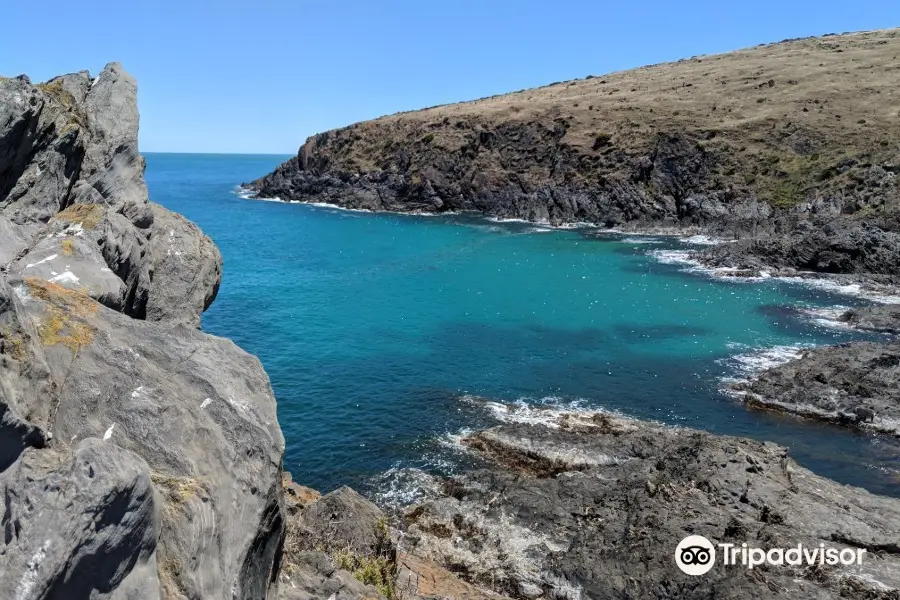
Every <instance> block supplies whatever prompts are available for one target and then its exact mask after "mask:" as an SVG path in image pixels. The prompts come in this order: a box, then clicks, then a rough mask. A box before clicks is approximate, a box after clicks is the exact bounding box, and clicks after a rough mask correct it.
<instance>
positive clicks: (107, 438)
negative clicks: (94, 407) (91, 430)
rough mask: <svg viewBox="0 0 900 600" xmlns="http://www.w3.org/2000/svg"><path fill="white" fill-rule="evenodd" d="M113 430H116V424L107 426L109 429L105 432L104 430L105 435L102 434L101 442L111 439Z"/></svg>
mask: <svg viewBox="0 0 900 600" xmlns="http://www.w3.org/2000/svg"><path fill="white" fill-rule="evenodd" d="M115 428H116V424H115V423H113V424H112V425H110V426H109V429H107V430H106V433H104V434H103V441H104V442H106V441H108V440H109V438H111V437H112V434H113V429H115Z"/></svg>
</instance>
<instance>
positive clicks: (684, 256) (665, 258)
mask: <svg viewBox="0 0 900 600" xmlns="http://www.w3.org/2000/svg"><path fill="white" fill-rule="evenodd" d="M650 256H652V257H653V258H655V259H656V260H657V261H659V262H661V263H663V264H666V265H691V266H694V267H699V265H700V262H699V261H697V260H694V259H692V258H691V251H690V250H653V251H652V252H650ZM691 270H693V269H691ZM700 270H702V271H712V270H711V269H700Z"/></svg>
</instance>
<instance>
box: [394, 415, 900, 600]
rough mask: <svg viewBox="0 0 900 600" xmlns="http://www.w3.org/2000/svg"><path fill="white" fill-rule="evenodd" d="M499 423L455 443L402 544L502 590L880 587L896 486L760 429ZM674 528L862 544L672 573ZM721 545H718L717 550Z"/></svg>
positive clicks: (814, 593) (890, 555)
mask: <svg viewBox="0 0 900 600" xmlns="http://www.w3.org/2000/svg"><path fill="white" fill-rule="evenodd" d="M546 417H547V421H548V423H551V424H552V425H553V427H548V426H541V425H524V424H510V425H503V426H500V427H497V428H494V429H490V430H487V431H484V432H480V433H476V434H473V435H471V436H469V437H468V438H467V440H466V443H467V444H468V445H469V446H470V447H471V448H472V449H473V450H475V451H476V452H477V453H478V454H480V455H481V456H482V457H483V458H486V459H487V463H486V465H487V466H486V467H484V468H482V469H480V470H476V471H474V472H472V473H468V474H464V475H460V476H458V477H456V478H454V479H453V480H452V481H449V482H448V484H447V485H445V486H444V494H443V495H441V496H439V497H438V498H437V499H434V500H430V501H427V502H425V503H424V504H421V505H418V506H415V507H411V508H410V509H408V510H407V512H406V514H405V516H404V519H405V522H407V523H408V524H409V526H408V529H407V531H406V532H405V535H404V540H405V543H406V544H407V545H408V548H409V551H410V552H412V553H414V554H417V555H421V556H425V557H427V558H431V559H433V560H435V561H436V562H438V563H439V564H441V565H443V566H444V567H447V568H448V569H450V570H451V571H453V572H455V573H459V574H462V575H463V576H464V577H465V578H466V579H468V580H469V581H470V582H474V583H478V584H481V585H484V586H487V587H493V588H494V589H495V590H496V591H498V592H505V593H507V594H509V595H510V596H512V597H518V598H524V597H527V596H529V595H531V594H534V593H536V591H537V590H534V589H532V587H531V586H532V585H537V586H539V587H540V588H541V590H542V591H543V593H544V594H545V595H546V596H547V597H553V598H571V599H576V598H635V599H637V598H641V599H646V598H713V597H727V598H839V597H854V598H869V597H870V598H890V597H893V595H896V594H897V591H898V589H900V551H898V550H900V548H898V546H897V542H896V540H897V535H898V531H900V500H897V499H894V498H884V497H879V496H875V495H872V494H869V493H868V492H865V491H863V490H860V489H856V488H851V487H848V486H843V485H839V484H837V483H835V482H833V481H829V480H827V479H824V478H822V477H818V476H816V475H814V474H813V473H811V472H810V471H808V470H806V469H804V468H802V467H800V466H799V465H797V464H796V463H795V462H794V461H793V460H791V459H790V457H789V456H788V455H787V452H786V451H785V449H783V448H781V447H778V446H776V445H774V444H771V443H759V442H755V441H750V440H745V439H739V438H730V437H724V436H716V435H712V434H708V433H704V432H700V431H695V430H690V429H681V428H670V427H667V426H663V425H658V424H652V423H646V422H641V421H635V420H632V419H625V418H620V417H615V416H611V415H606V414H594V415H591V414H574V415H562V416H557V415H553V414H550V413H548V414H547V415H546ZM688 535H703V536H706V537H707V538H709V539H710V540H713V541H714V542H715V543H718V542H733V543H736V544H737V545H738V546H740V544H741V543H744V542H747V543H748V544H750V545H751V546H757V547H762V548H765V549H769V548H778V547H791V546H793V547H796V546H797V544H798V543H802V544H803V545H804V546H806V547H808V548H811V547H816V548H817V547H819V544H820V543H822V544H825V545H826V546H829V547H836V548H852V549H854V550H856V549H865V550H866V551H867V552H868V554H867V555H866V557H867V559H866V560H864V561H863V563H862V565H861V566H836V567H833V568H832V567H829V568H827V569H817V568H807V567H805V566H802V567H792V566H789V565H784V566H781V567H767V568H763V569H754V570H752V571H750V570H748V569H747V568H746V567H743V566H738V567H725V566H724V565H722V564H721V562H720V561H721V558H719V559H718V561H719V562H717V563H716V565H715V567H714V568H713V570H711V571H710V572H709V573H707V574H706V575H704V576H702V577H692V576H689V575H686V574H684V573H682V572H681V571H680V570H679V569H678V568H677V566H676V564H675V561H674V553H675V548H676V546H677V545H678V543H679V542H680V541H681V540H682V539H683V538H685V537H687V536H688ZM720 554H721V550H720Z"/></svg>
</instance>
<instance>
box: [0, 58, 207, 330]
mask: <svg viewBox="0 0 900 600" xmlns="http://www.w3.org/2000/svg"><path fill="white" fill-rule="evenodd" d="M136 93H137V85H136V83H135V81H134V78H132V77H131V76H130V75H128V74H127V73H125V72H124V71H123V70H122V68H121V67H120V66H119V65H117V64H111V65H109V66H107V68H106V69H104V71H103V72H102V73H101V74H100V75H99V76H98V77H97V78H96V79H93V80H92V79H91V78H90V76H89V74H88V73H87V72H81V73H77V74H74V75H65V76H62V77H58V78H56V79H53V80H51V81H49V82H47V83H43V84H39V85H37V86H35V85H32V84H31V82H30V81H29V80H28V79H27V78H26V77H24V76H23V77H18V78H15V79H6V78H0V124H3V125H0V231H3V232H4V233H8V234H9V235H4V236H0V267H2V268H3V269H4V270H5V271H6V272H7V273H8V274H9V275H10V276H14V277H40V278H44V279H49V280H53V281H55V282H58V283H60V284H61V285H64V286H67V287H70V288H73V289H76V288H77V289H84V290H86V291H87V292H88V294H89V295H90V296H91V297H92V298H94V299H96V300H98V301H99V302H101V303H103V304H105V305H106V306H109V307H111V308H113V309H115V310H119V311H122V312H124V313H126V314H129V315H131V316H133V317H135V318H138V319H149V320H157V321H172V320H173V319H174V320H177V321H179V322H184V323H187V324H189V325H193V326H199V323H200V321H199V315H200V313H201V312H202V311H203V310H204V309H205V308H206V307H208V306H209V304H210V303H211V302H212V300H213V299H214V298H215V294H216V291H217V290H218V284H219V279H220V276H221V266H222V259H221V256H220V255H219V252H218V250H217V249H216V247H215V245H214V244H213V243H212V242H211V241H210V240H209V238H207V237H206V236H204V235H203V234H202V233H200V231H199V230H198V229H197V228H196V227H195V226H193V225H192V224H190V223H189V222H187V221H186V220H184V219H182V218H181V217H179V216H177V215H173V214H172V213H169V212H168V211H166V210H164V209H162V208H160V207H155V206H154V205H153V204H152V203H150V202H148V199H147V188H146V185H145V183H144V160H143V158H142V157H141V156H140V154H139V153H138V149H137V134H138V113H137V105H136V103H135V100H134V99H135V98H136Z"/></svg>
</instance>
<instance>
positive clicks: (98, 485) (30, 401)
mask: <svg viewBox="0 0 900 600" xmlns="http://www.w3.org/2000/svg"><path fill="white" fill-rule="evenodd" d="M136 92H137V87H136V83H135V80H134V79H133V78H132V77H131V76H130V75H128V74H127V73H126V72H125V71H123V70H122V68H121V66H119V65H118V64H110V65H108V66H107V67H106V68H105V69H104V70H103V72H102V73H100V74H99V76H97V77H96V78H91V77H90V76H89V74H88V73H86V72H82V73H77V74H73V75H66V76H63V77H58V78H56V79H53V80H51V81H48V82H46V83H42V84H38V85H35V84H33V83H32V82H31V81H29V80H28V78H27V77H24V76H20V77H16V78H0V269H2V271H0V497H2V498H3V502H2V503H0V528H2V531H3V537H2V539H0V597H2V598H11V599H13V598H14V599H16V600H31V599H38V598H48V599H49V598H95V599H100V598H129V599H136V598H147V599H151V598H152V599H158V598H161V597H164V598H222V599H226V598H228V599H237V598H244V599H260V598H273V597H275V595H276V590H277V569H278V566H279V564H280V560H281V551H282V544H283V537H284V507H283V492H282V484H281V460H282V455H283V451H284V439H283V437H282V435H281V430H280V429H279V426H278V422H277V418H276V411H275V399H274V396H273V394H272V390H271V387H270V384H269V380H268V377H267V376H266V374H265V372H264V371H263V369H262V366H261V365H260V363H259V361H258V360H257V359H256V358H254V357H252V356H250V355H248V354H247V353H245V352H243V351H242V350H240V349H239V348H238V347H236V346H235V345H234V344H233V343H231V342H230V341H228V340H224V339H220V338H216V337H213V336H210V335H206V334H204V333H202V332H200V331H199V330H198V326H199V323H200V314H201V312H202V311H203V310H204V309H205V308H207V307H208V306H209V304H210V303H211V302H212V301H213V299H214V298H215V296H216V291H217V289H218V286H219V281H220V275H221V268H222V260H221V257H220V255H219V252H218V250H217V249H216V247H215V245H214V244H213V243H212V242H211V241H210V240H209V238H207V237H206V236H204V235H203V234H202V232H200V231H199V229H198V228H197V227H196V226H194V225H193V224H192V223H190V222H188V221H187V220H185V219H183V218H182V217H180V216H178V215H175V214H173V213H171V212H169V211H167V210H165V209H164V208H162V207H160V206H157V205H154V204H152V203H150V202H149V201H148V197H147V189H146V186H145V183H144V177H143V175H144V162H143V159H142V158H141V156H140V155H139V154H138V147H137V133H138V112H137V102H136Z"/></svg>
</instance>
